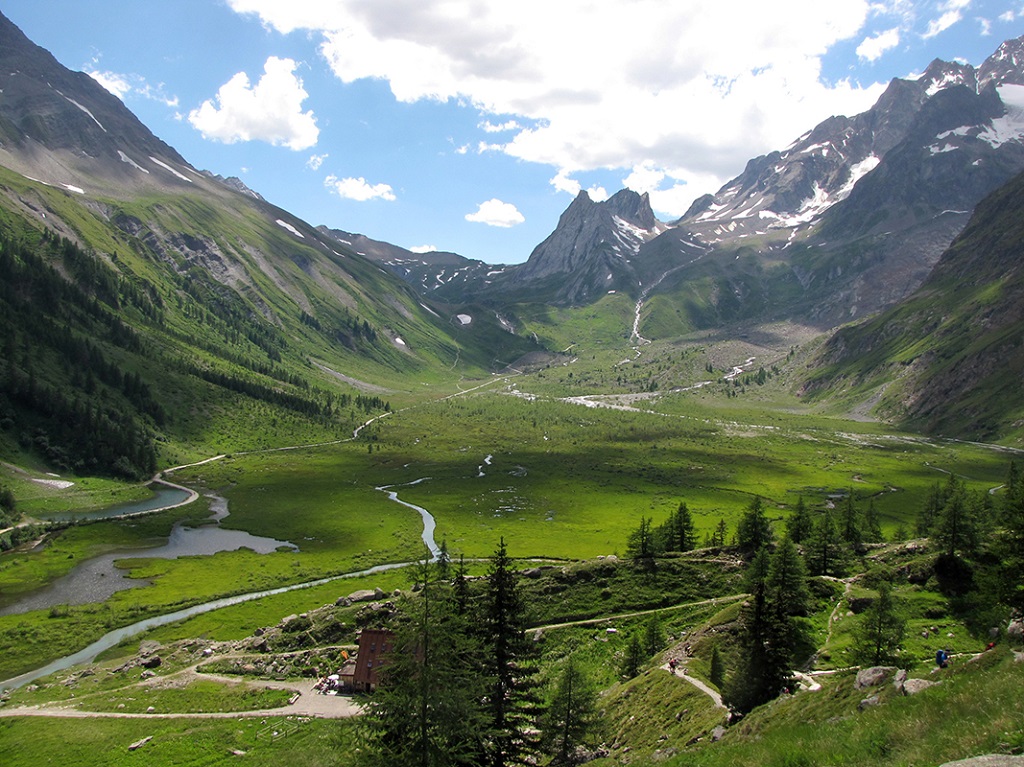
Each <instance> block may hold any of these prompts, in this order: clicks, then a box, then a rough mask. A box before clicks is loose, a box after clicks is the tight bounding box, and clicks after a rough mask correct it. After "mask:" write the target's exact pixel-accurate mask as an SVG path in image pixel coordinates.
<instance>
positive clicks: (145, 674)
mask: <svg viewBox="0 0 1024 767" xmlns="http://www.w3.org/2000/svg"><path fill="white" fill-rule="evenodd" d="M155 676H156V672H155V671H151V670H150V669H148V668H147V669H145V670H144V671H143V672H142V673H141V674H139V679H152V678H153V677H155Z"/></svg>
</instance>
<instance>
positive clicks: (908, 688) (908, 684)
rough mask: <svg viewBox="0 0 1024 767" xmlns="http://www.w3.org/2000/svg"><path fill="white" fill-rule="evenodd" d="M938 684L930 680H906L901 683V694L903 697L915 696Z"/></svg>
mask: <svg viewBox="0 0 1024 767" xmlns="http://www.w3.org/2000/svg"><path fill="white" fill-rule="evenodd" d="M937 684H938V682H933V681H931V680H930V679H908V680H907V681H905V682H904V683H903V694H904V695H916V694H917V693H919V692H921V691H922V690H927V689H928V688H929V687H934V686H935V685H937Z"/></svg>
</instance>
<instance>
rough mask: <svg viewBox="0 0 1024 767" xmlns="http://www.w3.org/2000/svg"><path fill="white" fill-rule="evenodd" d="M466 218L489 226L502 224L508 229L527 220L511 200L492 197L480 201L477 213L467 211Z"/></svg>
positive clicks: (501, 225)
mask: <svg viewBox="0 0 1024 767" xmlns="http://www.w3.org/2000/svg"><path fill="white" fill-rule="evenodd" d="M466 220H467V221H472V222H475V223H478V224H487V225H488V226H500V227H502V228H504V229H507V228H509V227H511V226H515V225H516V224H521V223H523V222H524V221H526V218H524V217H523V214H522V213H520V212H519V210H518V209H517V208H516V206H515V205H513V204H512V203H510V202H502V201H501V200H499V199H496V198H492V199H490V200H488V201H487V202H482V203H480V205H479V207H478V208H477V211H476V213H467V214H466Z"/></svg>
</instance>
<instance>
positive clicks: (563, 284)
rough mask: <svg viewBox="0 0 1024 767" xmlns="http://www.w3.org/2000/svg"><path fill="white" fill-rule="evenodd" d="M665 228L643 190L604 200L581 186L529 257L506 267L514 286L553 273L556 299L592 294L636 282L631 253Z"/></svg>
mask: <svg viewBox="0 0 1024 767" xmlns="http://www.w3.org/2000/svg"><path fill="white" fill-rule="evenodd" d="M664 230H665V226H664V225H663V224H661V223H660V222H659V221H658V220H657V219H656V218H655V216H654V211H653V210H651V202H650V198H649V197H648V195H647V194H642V195H641V194H637V193H636V192H634V191H632V190H630V189H623V190H621V191H619V192H617V193H616V194H615V195H613V196H612V197H611V198H609V199H608V200H606V201H604V202H594V201H593V200H591V199H590V196H589V195H588V194H587V193H586V192H580V193H579V195H578V196H577V197H576V199H575V200H573V202H572V204H571V205H570V206H569V207H568V208H567V209H566V211H565V212H564V213H563V214H562V216H561V218H559V220H558V226H556V227H555V230H554V231H553V232H552V233H551V234H550V235H549V236H548V237H547V239H545V240H544V241H543V242H542V243H541V244H540V245H538V246H537V247H536V248H534V250H533V253H531V254H530V258H529V260H528V261H527V262H526V263H525V264H523V265H522V266H521V267H517V268H516V269H515V270H514V271H512V272H510V273H509V276H508V278H507V282H508V284H510V285H513V286H521V285H524V284H528V283H535V284H536V283H540V282H544V281H546V280H551V279H557V280H558V281H559V286H558V288H557V289H556V290H555V295H554V301H555V302H556V303H570V304H578V303H585V302H587V301H590V300H595V299H596V298H598V297H600V296H601V295H603V294H605V293H607V292H608V291H610V290H632V289H633V288H634V287H635V286H636V285H637V284H638V280H637V278H636V274H635V269H634V267H633V265H632V259H633V258H634V257H635V256H636V255H637V253H639V251H640V247H641V246H642V245H643V244H644V243H645V242H647V241H648V240H650V239H652V238H653V237H655V236H657V235H658V234H659V233H661V232H662V231H664Z"/></svg>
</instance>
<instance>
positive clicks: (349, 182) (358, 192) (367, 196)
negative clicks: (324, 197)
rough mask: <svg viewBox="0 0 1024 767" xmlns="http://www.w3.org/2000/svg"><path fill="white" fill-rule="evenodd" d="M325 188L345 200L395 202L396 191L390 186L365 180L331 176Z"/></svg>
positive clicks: (325, 183)
mask: <svg viewBox="0 0 1024 767" xmlns="http://www.w3.org/2000/svg"><path fill="white" fill-rule="evenodd" d="M324 186H325V187H327V188H328V189H330V190H331V191H332V192H334V193H335V194H336V195H338V196H339V197H341V198H343V199H345V200H357V201H358V202H366V201H367V200H395V199H397V198H396V197H395V193H394V191H393V190H392V189H391V187H390V186H389V185H388V184H370V183H368V182H367V180H366V179H365V178H362V177H361V176H360V177H359V178H338V177H337V176H334V175H331V176H328V177H327V178H325V179H324Z"/></svg>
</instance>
